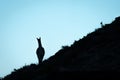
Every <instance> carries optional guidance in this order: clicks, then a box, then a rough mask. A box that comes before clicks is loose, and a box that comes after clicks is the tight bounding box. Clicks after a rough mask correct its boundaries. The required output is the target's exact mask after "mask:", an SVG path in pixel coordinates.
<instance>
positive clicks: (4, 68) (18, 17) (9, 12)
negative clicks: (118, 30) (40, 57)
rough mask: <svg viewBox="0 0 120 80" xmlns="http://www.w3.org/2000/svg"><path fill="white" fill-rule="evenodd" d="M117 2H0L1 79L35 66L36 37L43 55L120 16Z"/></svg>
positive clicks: (52, 52) (74, 0)
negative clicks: (22, 68)
mask: <svg viewBox="0 0 120 80" xmlns="http://www.w3.org/2000/svg"><path fill="white" fill-rule="evenodd" d="M119 8H120V0H0V77H3V76H5V75H6V74H9V73H10V72H11V71H13V69H18V68H20V67H22V66H24V65H29V64H31V63H35V64H37V63H38V61H37V56H36V48H37V46H38V45H37V40H36V37H41V38H42V44H43V47H44V48H45V51H46V54H45V57H44V59H47V58H48V57H50V56H51V55H54V54H55V52H57V51H58V50H59V49H61V46H63V45H71V44H72V43H73V42H74V41H75V40H79V39H80V38H82V37H83V36H85V35H87V33H90V32H92V31H94V30H95V29H96V28H98V27H100V22H101V21H102V22H103V24H105V23H110V22H111V21H113V20H114V18H115V17H117V16H120V9H119Z"/></svg>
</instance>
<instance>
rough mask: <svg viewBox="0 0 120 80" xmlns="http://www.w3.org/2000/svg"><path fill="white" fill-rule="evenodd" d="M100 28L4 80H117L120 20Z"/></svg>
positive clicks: (119, 69) (119, 72) (119, 58)
mask: <svg viewBox="0 0 120 80" xmlns="http://www.w3.org/2000/svg"><path fill="white" fill-rule="evenodd" d="M101 25H102V28H99V29H96V30H95V31H94V32H92V33H89V34H88V35H87V36H85V37H83V38H82V39H80V40H78V41H75V42H74V43H73V44H72V45H71V46H63V47H62V49H61V50H59V51H58V52H57V53H56V54H55V55H53V56H51V57H50V58H49V59H47V60H44V61H43V62H42V63H41V64H38V65H36V64H31V65H28V66H24V67H22V68H20V69H18V70H14V71H13V72H12V73H11V74H9V75H7V76H6V77H5V78H4V79H3V80H64V79H74V80H75V79H103V78H107V79H108V78H111V79H112V78H113V79H115V78H119V79H120V77H119V74H120V65H119V64H120V36H119V35H120V17H117V18H116V19H115V20H114V21H113V22H112V23H110V24H104V25H103V23H101Z"/></svg>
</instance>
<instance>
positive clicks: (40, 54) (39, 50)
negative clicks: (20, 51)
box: [36, 38, 45, 64]
mask: <svg viewBox="0 0 120 80" xmlns="http://www.w3.org/2000/svg"><path fill="white" fill-rule="evenodd" d="M37 41H38V48H37V50H36V54H37V57H38V61H39V64H40V63H41V62H42V60H43V57H44V54H45V50H44V48H43V47H42V44H41V38H37Z"/></svg>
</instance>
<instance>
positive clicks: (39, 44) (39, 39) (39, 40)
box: [37, 37, 42, 47]
mask: <svg viewBox="0 0 120 80" xmlns="http://www.w3.org/2000/svg"><path fill="white" fill-rule="evenodd" d="M37 41H38V46H39V47H40V46H42V45H41V37H39V38H37Z"/></svg>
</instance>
